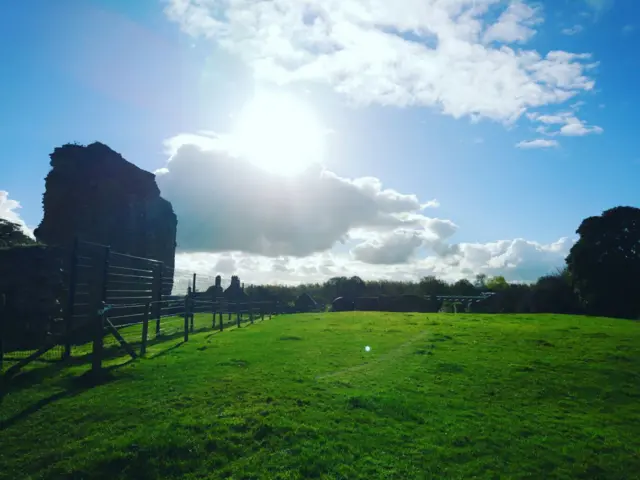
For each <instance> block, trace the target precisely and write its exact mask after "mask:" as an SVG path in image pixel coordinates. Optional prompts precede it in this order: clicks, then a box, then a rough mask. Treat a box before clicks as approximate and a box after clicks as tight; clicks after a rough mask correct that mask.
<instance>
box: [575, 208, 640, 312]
mask: <svg viewBox="0 0 640 480" xmlns="http://www.w3.org/2000/svg"><path fill="white" fill-rule="evenodd" d="M576 233H577V234H578V235H580V239H579V240H578V241H577V242H576V244H575V245H574V246H573V247H572V248H571V250H570V252H569V255H568V256H567V259H566V262H567V270H568V272H569V274H570V275H571V279H572V283H573V287H574V288H575V290H576V292H577V293H578V296H579V298H580V300H581V302H582V303H583V305H584V307H585V309H586V311H587V313H589V314H592V315H602V316H611V317H621V318H638V315H639V314H640V282H638V277H639V276H640V209H639V208H635V207H615V208H612V209H609V210H606V211H604V212H603V213H602V215H600V216H594V217H589V218H586V219H584V220H583V221H582V223H581V224H580V226H579V227H578V230H577V231H576Z"/></svg>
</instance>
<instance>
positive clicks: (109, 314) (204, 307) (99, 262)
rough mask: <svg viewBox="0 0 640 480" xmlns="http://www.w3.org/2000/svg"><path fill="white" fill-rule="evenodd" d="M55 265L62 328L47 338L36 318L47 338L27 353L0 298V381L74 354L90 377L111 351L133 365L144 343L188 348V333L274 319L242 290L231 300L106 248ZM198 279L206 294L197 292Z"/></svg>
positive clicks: (79, 245)
mask: <svg viewBox="0 0 640 480" xmlns="http://www.w3.org/2000/svg"><path fill="white" fill-rule="evenodd" d="M62 263H63V265H64V267H63V271H64V275H63V276H64V278H65V291H64V292H63V293H64V294H63V295H61V296H60V299H59V301H60V305H61V309H62V315H60V317H61V320H62V322H61V323H62V328H61V329H58V330H59V331H55V332H51V331H49V330H50V328H49V326H48V325H49V324H50V323H51V322H50V321H47V320H46V319H43V321H42V325H41V328H43V329H45V330H46V333H47V334H46V335H44V337H43V339H42V340H41V341H38V342H35V343H34V341H33V339H31V340H30V341H29V342H27V344H28V348H25V344H24V343H23V342H21V340H20V338H19V336H20V334H21V333H20V321H21V319H18V318H8V317H7V315H8V313H7V303H8V302H10V300H11V293H10V292H0V373H2V372H3V364H7V365H8V364H9V363H10V362H12V363H13V364H12V365H10V366H9V367H8V368H7V370H6V371H4V375H5V376H6V377H10V376H11V375H13V374H14V373H16V372H17V371H18V370H19V369H20V368H22V367H24V366H25V365H27V364H28V363H30V362H32V361H34V360H43V359H45V355H48V356H47V357H46V359H47V360H53V361H59V360H66V359H69V358H71V357H73V356H74V353H81V354H83V355H86V354H87V353H90V354H91V358H92V370H93V372H94V373H99V372H100V371H101V369H102V362H103V360H104V358H105V355H106V354H107V352H109V351H111V350H112V349H114V348H121V349H124V350H125V351H126V352H127V353H129V354H130V355H131V356H132V357H134V358H135V357H137V356H139V355H145V353H146V350H147V348H148V346H149V345H150V344H151V343H152V342H156V341H162V340H163V339H167V338H171V337H173V336H182V337H183V338H184V340H185V341H188V339H189V334H190V333H194V332H198V331H203V330H207V329H208V330H212V329H215V330H219V331H223V330H224V329H225V328H228V327H229V326H231V325H236V326H237V327H240V326H241V325H242V323H243V322H244V323H247V322H250V323H254V322H255V321H256V320H258V319H260V320H264V319H265V316H268V317H269V318H271V316H272V315H273V314H276V313H278V308H279V306H278V303H277V302H273V301H261V302H259V301H252V299H249V298H248V297H247V296H246V295H245V294H244V292H243V291H242V290H240V291H236V292H235V294H236V295H235V297H234V296H231V297H230V298H227V297H225V295H224V294H222V295H220V294H221V293H222V289H220V288H217V287H215V278H214V277H210V276H208V275H198V274H197V273H193V272H187V271H185V270H180V269H176V268H175V267H172V266H170V265H165V264H164V263H163V262H160V261H157V260H153V259H146V258H142V257H137V256H134V255H128V254H123V253H119V252H114V251H112V250H111V248H110V247H109V246H106V245H99V244H96V243H92V242H84V241H79V240H75V241H74V244H73V246H72V248H71V249H70V251H67V252H63V253H62ZM202 280H205V282H206V283H208V284H209V285H211V287H214V288H213V289H210V290H207V291H205V292H201V291H198V290H197V286H198V284H199V283H202ZM212 280H213V281H212ZM206 283H205V285H206ZM219 286H220V285H219ZM178 292H179V293H182V294H181V295H180V294H178V295H176V293H178ZM9 324H11V325H12V328H11V329H9V328H8V325H9ZM16 332H18V333H16ZM22 334H24V332H22ZM87 345H90V349H89V350H87ZM78 349H79V350H78Z"/></svg>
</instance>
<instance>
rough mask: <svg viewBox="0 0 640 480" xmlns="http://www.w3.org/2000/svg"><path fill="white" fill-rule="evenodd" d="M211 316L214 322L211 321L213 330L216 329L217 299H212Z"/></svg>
mask: <svg viewBox="0 0 640 480" xmlns="http://www.w3.org/2000/svg"><path fill="white" fill-rule="evenodd" d="M211 316H212V317H213V320H212V321H211V328H216V297H215V296H214V297H211Z"/></svg>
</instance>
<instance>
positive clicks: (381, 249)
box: [351, 217, 458, 265]
mask: <svg viewBox="0 0 640 480" xmlns="http://www.w3.org/2000/svg"><path fill="white" fill-rule="evenodd" d="M421 227H422V228H414V229H402V228H400V229H396V230H394V231H392V232H389V233H384V234H377V233H367V232H363V233H364V235H361V236H360V238H364V239H365V241H363V242H362V243H359V244H358V245H356V246H355V247H354V248H353V249H352V250H351V254H352V255H353V258H355V259H356V260H360V261H361V262H364V263H371V264H378V265H396V264H402V263H408V262H410V261H412V260H414V259H415V258H416V256H417V255H418V253H419V252H420V251H421V250H422V249H428V250H430V251H431V252H433V253H435V254H436V255H439V256H445V255H450V254H451V253H454V250H455V247H453V246H452V245H449V244H447V243H446V240H447V239H449V238H450V237H451V236H453V234H454V233H455V232H456V231H457V229H458V226H457V225H456V224H454V223H453V222H452V221H451V220H443V219H440V218H426V217H425V218H423V219H422V222H421ZM351 238H356V237H351Z"/></svg>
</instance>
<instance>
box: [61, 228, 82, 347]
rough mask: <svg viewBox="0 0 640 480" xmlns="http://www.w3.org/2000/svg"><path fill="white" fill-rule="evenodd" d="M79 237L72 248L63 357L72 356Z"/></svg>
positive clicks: (75, 239)
mask: <svg viewBox="0 0 640 480" xmlns="http://www.w3.org/2000/svg"><path fill="white" fill-rule="evenodd" d="M79 243H80V242H79V241H78V237H75V238H74V239H73V248H72V250H71V263H70V265H69V292H68V298H67V311H66V312H65V319H64V330H65V340H64V353H63V359H67V358H69V357H71V332H72V331H73V315H74V313H75V303H76V284H77V283H78V246H79Z"/></svg>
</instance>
